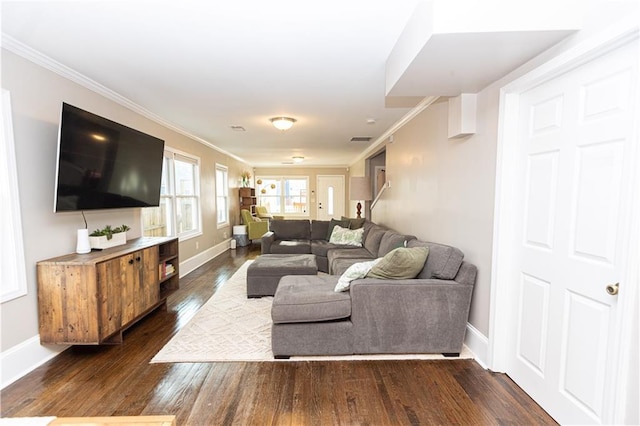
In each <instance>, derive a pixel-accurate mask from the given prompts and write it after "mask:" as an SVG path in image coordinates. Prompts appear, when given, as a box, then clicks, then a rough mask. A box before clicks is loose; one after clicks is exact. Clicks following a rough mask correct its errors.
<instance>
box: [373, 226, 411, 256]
mask: <svg viewBox="0 0 640 426" xmlns="http://www.w3.org/2000/svg"><path fill="white" fill-rule="evenodd" d="M406 240H407V237H406V236H405V235H402V234H398V233H397V232H396V231H391V230H389V231H387V232H385V233H384V235H383V236H382V239H380V247H378V257H384V256H385V255H386V254H387V253H389V252H390V251H391V250H393V249H397V248H399V247H404V242H405V241H406Z"/></svg>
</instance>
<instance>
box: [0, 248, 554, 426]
mask: <svg viewBox="0 0 640 426" xmlns="http://www.w3.org/2000/svg"><path fill="white" fill-rule="evenodd" d="M258 254H259V247H257V246H254V247H252V248H239V249H238V250H236V251H233V252H232V251H230V252H227V253H224V254H222V255H220V256H218V257H217V258H216V259H214V260H212V261H210V262H208V263H207V264H205V265H203V266H202V267H200V268H198V269H197V270H196V271H194V272H192V273H191V274H189V275H187V276H185V277H184V278H182V279H181V280H180V290H179V291H178V292H176V293H175V294H173V295H172V296H171V297H170V299H169V301H168V304H167V309H166V310H163V309H159V310H157V311H155V312H154V313H152V314H151V315H149V316H148V317H147V318H146V319H144V320H142V321H141V322H139V323H138V324H136V325H135V326H134V327H132V328H131V329H129V330H128V331H127V332H126V333H125V336H124V343H123V344H122V345H118V346H104V347H73V348H71V349H69V350H67V351H65V352H63V353H62V354H61V355H59V356H58V357H56V358H55V359H54V360H52V361H50V362H48V363H46V364H45V365H43V366H41V367H40V368H38V369H36V370H34V371H33V372H32V373H30V374H29V375H27V376H25V377H24V378H22V379H21V380H19V381H17V382H16V383H13V384H12V385H10V386H8V387H7V388H5V389H4V390H2V392H1V396H0V397H1V399H0V402H1V404H2V406H1V415H2V417H23V416H74V417H75V416H116V415H117V416H125V415H127V416H133V415H142V414H144V415H157V414H173V415H175V416H176V418H177V422H178V424H179V425H218V424H220V425H231V424H237V425H267V424H274V425H307V424H311V425H352V424H355V425H403V424H409V425H418V424H422V425H426V424H456V425H469V424H478V425H490V424H501V425H502V424H518V425H523V424H532V425H533V424H535V425H541V424H555V422H554V421H553V419H552V418H550V417H549V416H548V415H547V414H546V413H545V412H544V410H542V409H541V408H540V407H539V406H538V405H536V404H535V402H533V401H532V400H531V398H529V397H528V396H527V395H526V394H525V393H524V392H523V391H522V390H521V389H520V388H518V386H516V385H515V384H514V383H513V382H512V381H511V380H510V379H509V378H508V377H507V376H505V375H503V374H495V373H491V372H489V371H486V370H484V369H482V368H481V367H480V365H478V364H477V363H476V362H475V361H472V360H450V361H359V362H277V363H272V362H262V363H242V362H238V363H190V364H149V360H150V359H151V358H152V357H153V356H154V355H155V354H156V352H158V351H159V350H160V349H161V348H162V347H163V345H164V344H165V343H166V342H167V341H168V340H169V339H170V338H171V336H172V335H173V334H174V333H175V332H176V331H177V330H179V329H180V327H182V326H183V325H184V324H186V323H187V322H188V321H189V319H191V317H192V316H193V315H194V314H195V312H196V311H197V310H198V308H199V307H200V306H201V305H202V304H203V303H204V302H206V301H207V300H208V299H209V297H210V296H211V295H212V294H213V293H214V292H215V290H216V288H217V286H218V285H220V284H221V283H224V282H225V281H226V280H227V279H228V278H229V277H230V276H231V275H232V274H233V273H234V272H235V271H236V269H237V268H238V267H239V266H240V265H242V263H244V261H245V260H246V259H250V258H254V257H255V256H256V255H258Z"/></svg>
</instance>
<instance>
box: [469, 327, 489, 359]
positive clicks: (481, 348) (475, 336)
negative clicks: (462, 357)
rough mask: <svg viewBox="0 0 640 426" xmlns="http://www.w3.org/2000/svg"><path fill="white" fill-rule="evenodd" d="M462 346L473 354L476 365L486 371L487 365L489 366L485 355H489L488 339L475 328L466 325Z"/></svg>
mask: <svg viewBox="0 0 640 426" xmlns="http://www.w3.org/2000/svg"><path fill="white" fill-rule="evenodd" d="M464 344H465V345H466V346H467V347H468V348H469V350H470V351H471V352H473V355H475V360H476V361H478V364H480V365H481V366H482V368H484V369H485V370H486V369H487V365H489V363H488V361H489V360H488V359H487V355H488V354H489V339H488V338H487V337H486V336H485V335H484V334H482V333H480V331H478V329H477V328H475V327H474V326H472V325H471V324H469V323H467V332H466V333H465V335H464Z"/></svg>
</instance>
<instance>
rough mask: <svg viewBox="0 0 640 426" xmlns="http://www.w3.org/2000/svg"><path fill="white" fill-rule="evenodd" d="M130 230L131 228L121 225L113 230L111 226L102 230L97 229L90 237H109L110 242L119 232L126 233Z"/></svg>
mask: <svg viewBox="0 0 640 426" xmlns="http://www.w3.org/2000/svg"><path fill="white" fill-rule="evenodd" d="M129 229H131V228H129V227H128V226H127V225H120V226H117V227H115V228H112V227H111V225H106V226H105V227H104V228H102V229H96V230H95V231H93V232H92V233H91V234H89V236H90V237H107V240H110V239H111V238H113V234H117V233H119V232H126V231H128V230H129Z"/></svg>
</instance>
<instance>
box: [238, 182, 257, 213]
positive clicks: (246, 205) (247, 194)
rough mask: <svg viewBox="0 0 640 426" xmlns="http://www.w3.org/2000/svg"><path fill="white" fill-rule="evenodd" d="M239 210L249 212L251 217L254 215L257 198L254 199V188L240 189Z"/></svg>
mask: <svg viewBox="0 0 640 426" xmlns="http://www.w3.org/2000/svg"><path fill="white" fill-rule="evenodd" d="M239 193H240V210H249V211H250V212H251V214H252V215H255V214H256V204H257V203H258V198H256V189H255V188H240V190H239Z"/></svg>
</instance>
